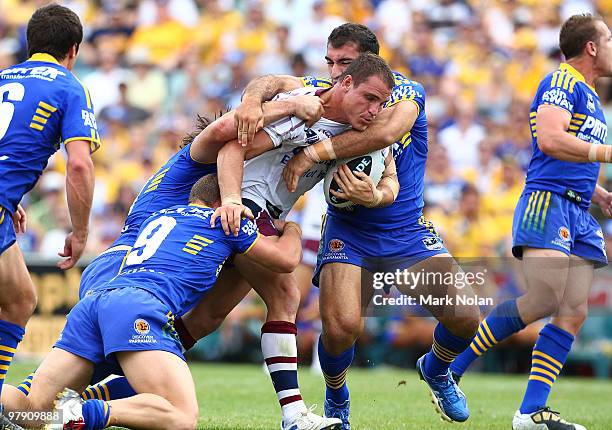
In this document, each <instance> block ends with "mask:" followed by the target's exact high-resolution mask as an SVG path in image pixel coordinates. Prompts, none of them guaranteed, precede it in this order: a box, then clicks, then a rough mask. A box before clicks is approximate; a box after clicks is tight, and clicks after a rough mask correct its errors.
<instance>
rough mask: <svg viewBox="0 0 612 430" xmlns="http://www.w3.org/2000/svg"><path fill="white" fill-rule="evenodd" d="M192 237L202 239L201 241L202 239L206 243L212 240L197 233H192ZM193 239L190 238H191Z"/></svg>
mask: <svg viewBox="0 0 612 430" xmlns="http://www.w3.org/2000/svg"><path fill="white" fill-rule="evenodd" d="M193 239H198V240H202V241H204V242H206V243H213V241H212V240H210V239H208V238H206V237H204V236H200V235H199V234H194V235H193ZM193 239H192V240H193Z"/></svg>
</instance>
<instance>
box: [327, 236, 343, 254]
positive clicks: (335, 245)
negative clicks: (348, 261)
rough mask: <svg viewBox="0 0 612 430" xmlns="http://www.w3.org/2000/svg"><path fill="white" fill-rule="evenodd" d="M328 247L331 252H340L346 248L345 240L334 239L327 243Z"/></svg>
mask: <svg viewBox="0 0 612 430" xmlns="http://www.w3.org/2000/svg"><path fill="white" fill-rule="evenodd" d="M327 247H328V248H329V250H330V251H331V252H340V251H342V250H343V249H344V242H343V241H341V240H340V239H332V240H330V241H329V243H328V244H327Z"/></svg>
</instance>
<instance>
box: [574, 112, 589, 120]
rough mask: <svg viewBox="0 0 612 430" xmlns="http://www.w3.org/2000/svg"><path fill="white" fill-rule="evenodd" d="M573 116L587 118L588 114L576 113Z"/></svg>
mask: <svg viewBox="0 0 612 430" xmlns="http://www.w3.org/2000/svg"><path fill="white" fill-rule="evenodd" d="M573 116H575V117H576V118H579V119H586V114H584V113H574V114H573Z"/></svg>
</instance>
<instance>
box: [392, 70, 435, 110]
mask: <svg viewBox="0 0 612 430" xmlns="http://www.w3.org/2000/svg"><path fill="white" fill-rule="evenodd" d="M393 79H394V80H395V86H394V87H393V90H392V91H391V97H390V99H389V101H388V102H387V104H386V107H389V106H393V105H394V104H397V103H399V102H401V101H404V100H413V101H415V102H417V104H419V105H423V104H424V103H425V88H424V87H423V85H421V83H419V82H417V81H413V80H412V79H409V78H407V77H406V76H404V75H403V74H401V73H400V72H393Z"/></svg>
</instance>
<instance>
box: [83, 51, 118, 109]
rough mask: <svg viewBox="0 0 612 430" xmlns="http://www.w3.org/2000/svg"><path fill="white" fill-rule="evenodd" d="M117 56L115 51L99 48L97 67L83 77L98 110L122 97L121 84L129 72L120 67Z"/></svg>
mask: <svg viewBox="0 0 612 430" xmlns="http://www.w3.org/2000/svg"><path fill="white" fill-rule="evenodd" d="M117 57H118V53H117V52H115V51H110V50H99V51H98V61H99V62H98V65H97V67H96V69H94V72H93V73H90V74H89V75H87V76H85V77H84V78H83V83H84V84H85V86H86V87H87V89H88V90H89V93H90V94H91V101H92V102H93V105H94V106H95V108H96V111H97V112H102V111H103V110H104V108H105V107H107V106H109V105H112V104H116V103H118V102H119V100H120V98H121V94H120V92H119V84H121V83H123V82H125V80H126V77H127V74H128V72H127V71H126V70H125V69H123V68H121V67H119V63H118V58H117Z"/></svg>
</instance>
